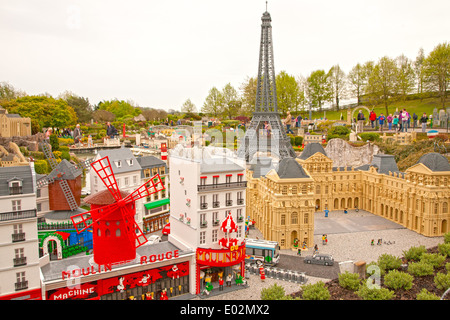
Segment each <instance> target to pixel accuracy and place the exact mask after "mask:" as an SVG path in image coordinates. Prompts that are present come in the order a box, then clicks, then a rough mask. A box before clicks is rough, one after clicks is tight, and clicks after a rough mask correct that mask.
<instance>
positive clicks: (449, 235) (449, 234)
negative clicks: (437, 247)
mask: <svg viewBox="0 0 450 320" xmlns="http://www.w3.org/2000/svg"><path fill="white" fill-rule="evenodd" d="M444 243H450V232H447V233H446V234H444Z"/></svg>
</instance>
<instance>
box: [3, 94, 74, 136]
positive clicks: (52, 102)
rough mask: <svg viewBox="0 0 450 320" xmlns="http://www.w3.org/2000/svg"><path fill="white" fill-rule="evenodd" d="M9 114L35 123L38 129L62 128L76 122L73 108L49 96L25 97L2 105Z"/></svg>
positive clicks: (63, 101) (61, 100)
mask: <svg viewBox="0 0 450 320" xmlns="http://www.w3.org/2000/svg"><path fill="white" fill-rule="evenodd" d="M3 106H4V107H5V108H6V109H7V110H8V112H9V113H17V114H19V115H20V116H22V117H28V118H31V119H32V120H35V121H37V123H38V124H39V127H41V128H44V127H57V128H64V127H67V126H70V125H74V124H76V122H77V115H76V113H75V111H74V110H73V108H72V107H71V106H69V105H68V104H67V102H66V101H65V100H63V99H55V98H53V97H51V96H43V95H40V96H25V97H21V98H17V99H14V100H11V101H8V102H6V103H4V105H3Z"/></svg>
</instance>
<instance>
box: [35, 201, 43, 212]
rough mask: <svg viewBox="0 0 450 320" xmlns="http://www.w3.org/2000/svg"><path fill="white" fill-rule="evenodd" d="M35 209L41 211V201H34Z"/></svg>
mask: <svg viewBox="0 0 450 320" xmlns="http://www.w3.org/2000/svg"><path fill="white" fill-rule="evenodd" d="M36 210H37V212H41V211H42V203H36Z"/></svg>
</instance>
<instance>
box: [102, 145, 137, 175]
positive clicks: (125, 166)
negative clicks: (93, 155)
mask: <svg viewBox="0 0 450 320" xmlns="http://www.w3.org/2000/svg"><path fill="white" fill-rule="evenodd" d="M98 155H99V156H100V158H103V157H106V156H108V158H109V162H110V163H111V167H112V170H113V172H114V174H119V173H126V172H131V171H137V170H139V171H140V170H141V165H140V164H139V162H138V161H137V160H136V157H135V156H134V155H133V153H132V152H131V150H130V149H128V148H124V147H122V148H119V149H112V150H100V151H99V152H98ZM127 160H133V161H132V164H131V165H130V163H128V161H127ZM118 161H120V166H118V163H117V162H118Z"/></svg>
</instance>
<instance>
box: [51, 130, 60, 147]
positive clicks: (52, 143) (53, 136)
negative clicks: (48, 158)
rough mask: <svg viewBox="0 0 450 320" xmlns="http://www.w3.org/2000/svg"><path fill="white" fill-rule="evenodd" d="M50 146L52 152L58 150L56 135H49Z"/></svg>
mask: <svg viewBox="0 0 450 320" xmlns="http://www.w3.org/2000/svg"><path fill="white" fill-rule="evenodd" d="M50 145H51V146H52V151H57V150H59V140H58V135H56V134H51V135H50Z"/></svg>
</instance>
